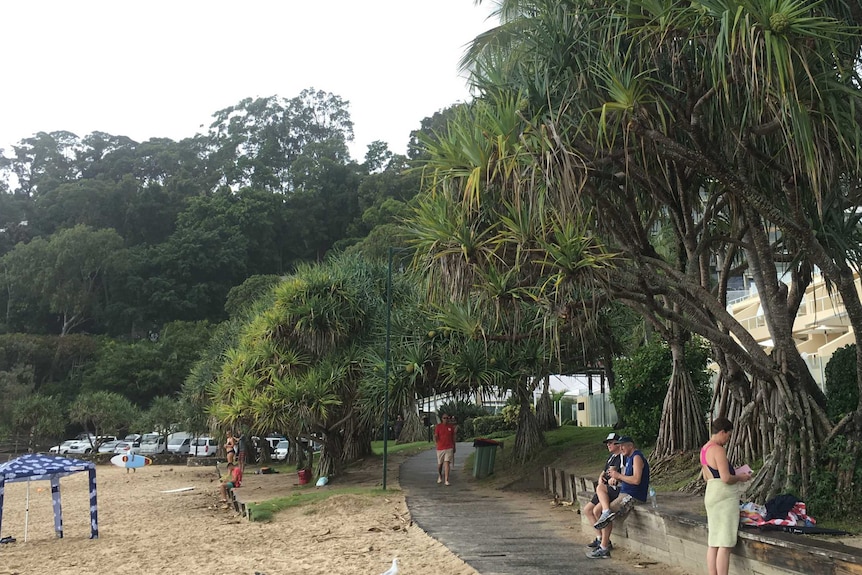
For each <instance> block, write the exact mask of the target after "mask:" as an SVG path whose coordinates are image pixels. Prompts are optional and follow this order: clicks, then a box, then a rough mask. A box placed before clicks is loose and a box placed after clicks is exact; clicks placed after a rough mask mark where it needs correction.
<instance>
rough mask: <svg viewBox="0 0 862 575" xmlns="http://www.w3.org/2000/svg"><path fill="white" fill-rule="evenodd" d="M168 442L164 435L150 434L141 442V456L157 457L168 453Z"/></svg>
mask: <svg viewBox="0 0 862 575" xmlns="http://www.w3.org/2000/svg"><path fill="white" fill-rule="evenodd" d="M167 451H168V442H167V441H166V440H165V436H164V435H156V436H155V437H153V435H152V434H150V433H148V434H147V435H145V436H144V439H142V440H141V451H140V453H141V455H156V454H158V453H167Z"/></svg>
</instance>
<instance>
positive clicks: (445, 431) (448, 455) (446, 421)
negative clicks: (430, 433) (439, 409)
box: [434, 414, 456, 485]
mask: <svg viewBox="0 0 862 575" xmlns="http://www.w3.org/2000/svg"><path fill="white" fill-rule="evenodd" d="M442 420H443V421H441V422H440V423H438V424H437V425H436V426H435V427H434V440H435V441H436V442H437V483H443V482H444V481H445V482H446V485H449V469H450V468H451V467H452V462H453V461H455V432H456V428H455V422H454V418H450V417H449V416H448V415H446V414H443V416H442Z"/></svg>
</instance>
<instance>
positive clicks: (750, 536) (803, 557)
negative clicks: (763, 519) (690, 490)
mask: <svg viewBox="0 0 862 575" xmlns="http://www.w3.org/2000/svg"><path fill="white" fill-rule="evenodd" d="M544 478H545V488H546V489H547V490H548V491H549V492H550V493H552V494H554V496H555V497H557V498H559V499H561V500H566V501H572V502H574V501H577V502H578V504H579V505H580V507H581V509H583V507H584V505H586V504H587V503H589V501H590V499H592V497H593V494H594V493H595V485H594V483H593V481H592V480H591V479H584V478H579V477H576V476H575V475H574V474H570V473H567V472H565V471H563V470H559V469H554V468H551V467H546V468H545V470H544ZM662 499H664V501H665V502H666V503H667V505H663V504H662ZM659 501H660V503H659V508H658V509H657V510H654V509H652V508H651V507H649V506H638V507H635V508H634V509H633V510H632V512H631V513H630V514H629V516H628V517H627V518H626V519H625V520H624V521H623V522H622V523H620V524H618V525H617V524H615V525H614V532H613V541H614V545H615V546H619V547H624V548H626V549H629V550H631V551H634V552H636V553H640V554H641V555H644V556H647V557H650V558H652V559H654V560H656V561H660V562H662V563H665V564H668V565H675V566H678V567H680V568H682V569H684V570H685V571H687V572H689V573H706V551H707V545H706V540H707V527H706V517H704V516H700V515H698V514H697V513H695V512H693V511H694V510H697V509H700V508H701V501H700V498H699V497H697V496H691V495H682V494H660V499H659ZM671 503H672V504H671ZM581 527H582V529H583V531H584V533H585V534H587V535H589V536H590V537H593V536H594V535H595V533H596V531H595V530H594V529H593V527H592V522H591V521H589V520H587V518H586V517H585V516H583V515H581ZM730 573H731V574H732V575H751V574H753V575H790V574H799V575H862V550H860V549H858V548H856V547H851V546H849V545H844V544H842V543H835V542H831V541H823V540H820V539H814V538H811V537H806V536H805V535H794V534H791V533H784V532H761V531H747V530H746V531H743V530H740V533H739V540H738V542H737V544H736V547H735V548H734V550H733V554H732V555H731V560H730Z"/></svg>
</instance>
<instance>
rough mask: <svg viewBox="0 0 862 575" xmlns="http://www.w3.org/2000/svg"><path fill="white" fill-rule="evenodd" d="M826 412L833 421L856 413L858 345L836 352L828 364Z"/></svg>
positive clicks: (845, 347) (826, 371)
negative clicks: (853, 412)
mask: <svg viewBox="0 0 862 575" xmlns="http://www.w3.org/2000/svg"><path fill="white" fill-rule="evenodd" d="M825 374H826V412H827V413H828V414H829V417H830V418H831V419H832V420H833V421H838V420H839V419H841V418H842V417H843V416H844V415H846V414H848V413H850V412H852V411H855V410H856V404H857V403H858V402H859V389H858V388H857V387H856V345H855V344H851V345H846V346H844V347H842V348H841V349H838V350H835V353H833V354H832V358H831V359H830V360H829V363H827V364H826V370H825Z"/></svg>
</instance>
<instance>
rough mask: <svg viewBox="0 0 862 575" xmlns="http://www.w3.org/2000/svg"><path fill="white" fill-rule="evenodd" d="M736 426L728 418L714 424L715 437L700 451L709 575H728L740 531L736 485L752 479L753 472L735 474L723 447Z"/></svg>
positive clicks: (722, 418) (717, 420) (720, 419)
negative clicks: (704, 492)
mask: <svg viewBox="0 0 862 575" xmlns="http://www.w3.org/2000/svg"><path fill="white" fill-rule="evenodd" d="M731 431H733V424H732V423H730V420H729V419H727V418H726V417H719V418H718V419H716V420H715V421H713V422H712V437H710V438H709V441H708V442H707V443H706V445H704V446H703V447H702V448H701V450H700V465H701V472H702V473H703V479H704V481H706V496H705V497H704V504H705V505H706V519H707V524H708V526H709V541H708V545H709V549H708V550H707V552H706V564H707V568H708V569H709V575H727V572H728V570H729V568H730V550H731V549H733V547H734V546H735V545H736V534H737V530H738V529H739V493H738V492H737V489H736V484H737V483H739V482H745V481H748V480H749V479H751V473H736V472H735V470H734V469H733V467H731V465H730V462H728V461H727V452H726V451H725V449H724V446H725V445H727V442H728V441H730V432H731Z"/></svg>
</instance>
